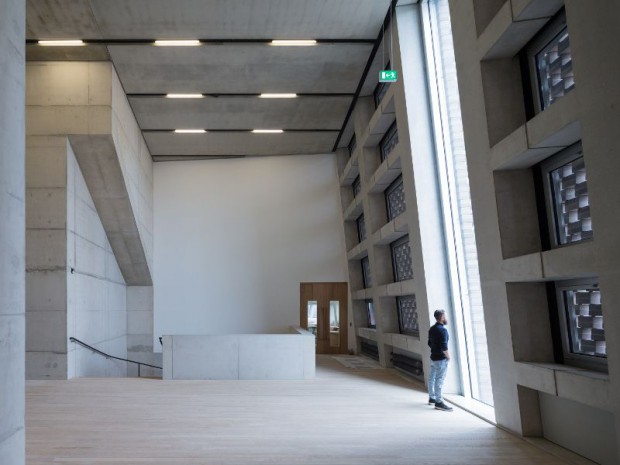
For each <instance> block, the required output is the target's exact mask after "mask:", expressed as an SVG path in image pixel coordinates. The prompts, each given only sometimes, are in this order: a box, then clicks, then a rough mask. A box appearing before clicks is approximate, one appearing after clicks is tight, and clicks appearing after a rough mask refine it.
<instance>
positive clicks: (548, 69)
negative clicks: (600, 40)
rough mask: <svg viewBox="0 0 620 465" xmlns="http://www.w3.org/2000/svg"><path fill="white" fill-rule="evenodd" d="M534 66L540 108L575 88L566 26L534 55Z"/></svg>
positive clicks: (545, 106)
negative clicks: (536, 72) (536, 75)
mask: <svg viewBox="0 0 620 465" xmlns="http://www.w3.org/2000/svg"><path fill="white" fill-rule="evenodd" d="M536 67H537V71H538V84H539V90H540V97H541V107H542V109H545V108H547V107H548V106H549V105H551V104H552V103H553V102H555V101H556V100H557V99H559V98H561V97H563V96H564V95H566V94H567V93H568V92H570V91H571V90H573V89H574V88H575V77H574V75H573V60H572V56H571V50H570V42H569V39H568V29H567V28H564V29H563V30H562V31H561V32H560V33H559V34H558V35H556V36H555V37H554V38H553V40H551V42H549V43H548V44H547V45H546V46H545V48H543V49H542V50H541V51H540V52H539V53H538V54H537V55H536Z"/></svg>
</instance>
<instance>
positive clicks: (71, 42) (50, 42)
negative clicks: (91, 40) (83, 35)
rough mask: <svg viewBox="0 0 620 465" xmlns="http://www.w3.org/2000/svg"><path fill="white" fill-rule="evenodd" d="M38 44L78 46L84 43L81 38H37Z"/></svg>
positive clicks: (45, 45) (46, 45)
mask: <svg viewBox="0 0 620 465" xmlns="http://www.w3.org/2000/svg"><path fill="white" fill-rule="evenodd" d="M38 44H39V45H43V46H44V47H79V46H81V45H86V44H85V43H84V41H83V40H81V39H68V40H39V42H38Z"/></svg>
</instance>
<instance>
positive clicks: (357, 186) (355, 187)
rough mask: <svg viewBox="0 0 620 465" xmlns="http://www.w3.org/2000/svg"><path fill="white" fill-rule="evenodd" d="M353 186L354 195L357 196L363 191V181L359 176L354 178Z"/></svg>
mask: <svg viewBox="0 0 620 465" xmlns="http://www.w3.org/2000/svg"><path fill="white" fill-rule="evenodd" d="M351 187H352V188H353V197H357V196H358V194H359V193H360V192H361V191H362V181H361V179H360V177H359V176H358V177H356V178H355V179H354V180H353V184H352V186H351Z"/></svg>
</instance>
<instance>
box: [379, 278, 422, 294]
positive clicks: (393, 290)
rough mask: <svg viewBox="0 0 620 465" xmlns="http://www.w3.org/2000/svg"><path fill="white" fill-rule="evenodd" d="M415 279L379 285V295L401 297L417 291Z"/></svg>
mask: <svg viewBox="0 0 620 465" xmlns="http://www.w3.org/2000/svg"><path fill="white" fill-rule="evenodd" d="M414 289H415V287H414V281H413V279H408V280H407V281H399V282H396V283H389V284H384V285H383V286H378V288H377V291H378V294H379V297H399V296H402V295H409V294H413V293H415V290H414Z"/></svg>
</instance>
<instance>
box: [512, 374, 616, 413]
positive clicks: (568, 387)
mask: <svg viewBox="0 0 620 465" xmlns="http://www.w3.org/2000/svg"><path fill="white" fill-rule="evenodd" d="M515 363H516V368H517V383H518V384H520V385H521V386H525V387H528V388H531V389H535V390H537V391H540V392H545V393H547V394H551V395H554V396H558V397H561V398H564V399H569V400H573V401H575V402H579V403H581V404H584V405H589V406H591V407H596V408H599V409H601V410H605V411H609V410H610V408H611V407H613V402H612V400H611V384H610V381H609V375H607V374H606V373H599V372H596V371H591V370H584V369H582V368H576V367H571V366H568V365H558V364H552V363H548V364H547V363H527V362H515Z"/></svg>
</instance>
